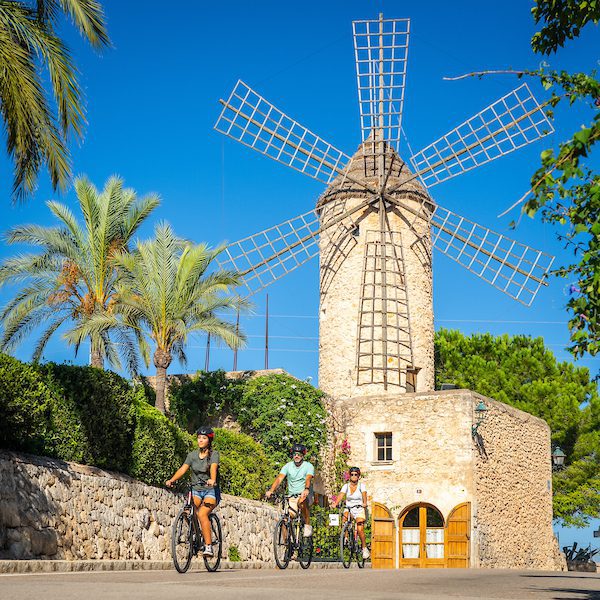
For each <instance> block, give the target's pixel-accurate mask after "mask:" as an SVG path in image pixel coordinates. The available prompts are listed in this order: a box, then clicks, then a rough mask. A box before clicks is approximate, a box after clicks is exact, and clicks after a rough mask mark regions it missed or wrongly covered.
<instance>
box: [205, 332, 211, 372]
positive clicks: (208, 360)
mask: <svg viewBox="0 0 600 600" xmlns="http://www.w3.org/2000/svg"><path fill="white" fill-rule="evenodd" d="M209 362H210V333H209V334H208V336H207V338H206V357H205V359H204V370H205V371H208V365H209Z"/></svg>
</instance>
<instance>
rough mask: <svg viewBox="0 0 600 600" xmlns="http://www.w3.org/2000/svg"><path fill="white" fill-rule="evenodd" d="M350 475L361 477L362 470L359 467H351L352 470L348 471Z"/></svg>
mask: <svg viewBox="0 0 600 600" xmlns="http://www.w3.org/2000/svg"><path fill="white" fill-rule="evenodd" d="M348 473H349V474H350V475H352V473H358V474H359V475H360V469H359V468H358V467H350V469H348Z"/></svg>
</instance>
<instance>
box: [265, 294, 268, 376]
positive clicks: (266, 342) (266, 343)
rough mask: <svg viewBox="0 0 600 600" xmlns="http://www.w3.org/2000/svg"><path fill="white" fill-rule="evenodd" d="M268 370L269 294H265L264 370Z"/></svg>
mask: <svg viewBox="0 0 600 600" xmlns="http://www.w3.org/2000/svg"><path fill="white" fill-rule="evenodd" d="M268 368H269V294H267V310H266V312H265V369H268Z"/></svg>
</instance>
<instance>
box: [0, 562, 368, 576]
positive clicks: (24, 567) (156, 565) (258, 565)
mask: <svg viewBox="0 0 600 600" xmlns="http://www.w3.org/2000/svg"><path fill="white" fill-rule="evenodd" d="M200 565H202V570H204V564H203V562H202V561H201V560H196V561H194V562H193V563H192V565H191V568H192V569H197V567H198V566H200ZM299 568H300V564H299V563H297V562H291V563H290V564H289V566H288V569H299ZM310 568H311V569H343V568H344V567H343V565H342V564H341V563H339V562H313V563H312V564H311V566H310ZM365 568H368V569H369V568H371V564H370V563H367V564H366V565H365ZM239 569H276V567H275V564H274V563H272V562H258V561H244V562H233V561H229V560H222V561H221V566H220V568H219V571H229V570H239ZM171 570H173V571H174V570H175V568H174V567H173V562H172V561H170V560H0V574H15V573H84V572H102V571H171Z"/></svg>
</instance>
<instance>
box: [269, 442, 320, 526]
mask: <svg viewBox="0 0 600 600" xmlns="http://www.w3.org/2000/svg"><path fill="white" fill-rule="evenodd" d="M290 454H291V455H292V460H291V461H290V462H288V463H286V464H285V465H283V467H282V469H281V472H280V473H279V475H277V477H276V478H275V481H274V482H273V485H271V489H269V490H268V491H267V493H266V494H265V495H266V497H267V498H270V497H271V496H272V495H273V492H274V491H275V490H276V489H277V488H278V487H279V485H280V484H281V482H282V481H283V480H284V479H286V478H287V497H288V502H289V504H290V512H291V514H292V517H295V516H296V514H297V513H298V509H300V510H301V511H302V516H303V517H304V523H305V525H304V537H309V536H311V535H312V526H311V525H310V504H311V503H312V499H313V494H312V485H311V481H312V478H313V477H314V476H315V468H314V467H313V466H312V465H311V464H310V463H309V462H308V461H305V460H304V457H305V456H306V446H305V445H304V444H294V445H293V446H292V449H291V451H290Z"/></svg>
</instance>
